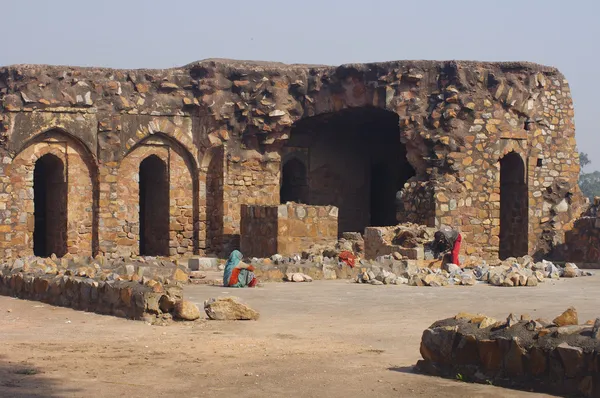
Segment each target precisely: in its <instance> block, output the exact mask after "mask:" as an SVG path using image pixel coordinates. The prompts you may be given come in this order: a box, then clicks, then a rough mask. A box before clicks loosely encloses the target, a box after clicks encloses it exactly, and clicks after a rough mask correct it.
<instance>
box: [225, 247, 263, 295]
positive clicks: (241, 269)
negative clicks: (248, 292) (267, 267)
mask: <svg viewBox="0 0 600 398" xmlns="http://www.w3.org/2000/svg"><path fill="white" fill-rule="evenodd" d="M242 258H243V255H242V253H240V251H239V250H234V251H232V252H231V254H230V255H229V259H228V260H227V263H225V271H224V273H223V286H225V287H254V286H256V284H257V283H258V279H256V277H255V276H254V272H252V271H254V267H253V266H251V265H248V264H246V263H244V262H243V261H242Z"/></svg>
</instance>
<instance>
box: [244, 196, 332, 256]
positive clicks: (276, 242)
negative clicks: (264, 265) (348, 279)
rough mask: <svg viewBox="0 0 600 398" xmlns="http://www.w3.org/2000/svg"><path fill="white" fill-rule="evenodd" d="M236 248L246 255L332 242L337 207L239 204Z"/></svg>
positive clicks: (283, 252)
mask: <svg viewBox="0 0 600 398" xmlns="http://www.w3.org/2000/svg"><path fill="white" fill-rule="evenodd" d="M241 214H242V219H241V227H240V228H241V237H240V239H241V242H240V250H241V251H242V253H243V254H244V255H245V256H249V257H270V256H272V255H274V254H281V255H293V254H298V253H302V251H304V250H306V249H308V248H310V247H311V246H313V245H331V246H332V247H333V246H335V244H336V243H337V239H338V209H337V207H335V206H310V205H303V204H298V203H291V202H289V203H287V204H285V205H278V206H249V205H242V208H241Z"/></svg>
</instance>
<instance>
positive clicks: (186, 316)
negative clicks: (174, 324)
mask: <svg viewBox="0 0 600 398" xmlns="http://www.w3.org/2000/svg"><path fill="white" fill-rule="evenodd" d="M174 315H175V317H176V318H178V319H182V320H184V321H195V320H196V319H198V318H200V310H199V309H198V307H197V306H196V304H194V303H192V302H191V301H187V300H181V301H178V302H177V303H176V304H175V313H174Z"/></svg>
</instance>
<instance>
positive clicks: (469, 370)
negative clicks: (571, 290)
mask: <svg viewBox="0 0 600 398" xmlns="http://www.w3.org/2000/svg"><path fill="white" fill-rule="evenodd" d="M420 351H421V355H422V357H423V359H422V360H420V361H418V362H417V365H416V369H417V370H419V371H421V372H423V373H427V374H431V375H437V376H443V377H451V378H459V379H460V380H462V381H472V382H480V383H489V384H494V385H500V386H506V387H517V388H524V389H527V390H536V391H540V392H549V393H552V394H561V395H568V396H572V395H576V396H581V395H583V396H586V397H597V396H600V367H598V363H600V362H598V361H599V359H600V318H596V319H595V320H590V321H588V322H586V323H585V324H579V319H578V314H577V311H576V310H575V309H574V308H569V309H567V310H566V311H565V312H564V313H562V314H560V315H559V316H557V317H556V318H555V319H554V320H553V321H548V320H545V319H541V318H538V319H532V318H531V317H529V316H527V315H521V316H520V317H517V316H515V315H514V314H510V315H509V316H508V317H507V318H506V320H501V321H498V320H496V319H494V318H491V317H488V316H485V315H483V314H468V313H460V314H458V315H456V316H455V317H453V318H448V319H444V320H440V321H437V322H435V323H434V324H432V325H431V326H430V327H429V328H428V329H426V330H425V331H424V332H423V336H422V340H421V348H420Z"/></svg>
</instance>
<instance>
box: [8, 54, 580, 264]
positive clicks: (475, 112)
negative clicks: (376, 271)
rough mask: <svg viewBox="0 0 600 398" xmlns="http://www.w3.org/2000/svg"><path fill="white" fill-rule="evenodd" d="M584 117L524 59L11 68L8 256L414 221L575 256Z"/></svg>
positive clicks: (219, 250) (182, 251)
mask: <svg viewBox="0 0 600 398" xmlns="http://www.w3.org/2000/svg"><path fill="white" fill-rule="evenodd" d="M573 115H574V110H573V102H572V100H571V95H570V90H569V86H568V82H567V80H566V79H565V78H564V76H563V75H562V74H561V73H560V72H559V71H558V70H556V69H555V68H551V67H546V66H541V65H536V64H532V63H525V62H510V63H483V62H465V61H443V62H439V61H396V62H386V63H371V64H350V65H342V66H339V67H330V66H319V65H284V64H279V63H265V62H246V61H231V60H215V59H213V60H205V61H200V62H195V63H192V64H189V65H187V66H185V67H181V68H173V69H165V70H147V69H139V70H115V69H102V68H79V67H67V66H40V65H14V66H7V67H2V68H0V155H1V159H2V162H1V165H0V257H2V258H4V259H15V258H18V257H26V256H31V255H36V256H40V257H48V256H50V255H51V254H55V255H56V256H58V257H63V256H66V257H69V256H96V255H100V256H103V257H106V258H109V259H117V258H130V257H136V256H146V255H149V256H172V257H189V256H191V255H194V254H201V255H204V254H214V255H217V256H221V257H223V256H226V255H227V254H228V253H229V252H230V251H231V250H232V249H234V248H239V246H240V244H241V245H242V246H244V250H247V251H248V252H249V253H251V252H256V253H260V256H267V255H272V254H275V252H276V251H279V250H283V251H284V252H286V251H288V252H290V253H282V254H290V255H291V254H293V253H291V252H293V251H296V250H299V249H298V248H299V246H300V245H307V246H309V245H310V244H311V243H314V244H320V243H323V242H324V241H331V239H332V238H334V240H335V236H336V235H338V236H342V235H343V234H344V233H351V232H355V233H356V232H358V233H364V232H365V228H366V229H367V230H368V228H369V227H391V226H394V225H396V224H398V223H408V222H410V223H415V224H419V225H422V226H425V227H428V228H435V227H437V226H439V225H441V224H442V223H443V224H447V225H452V226H455V227H457V228H459V229H460V231H461V232H462V234H463V242H464V243H463V246H464V249H463V251H464V255H467V256H471V255H474V256H478V257H480V258H483V259H497V258H501V259H506V258H508V257H511V256H514V257H519V256H524V255H532V256H534V257H536V256H537V257H540V256H544V255H551V254H553V253H554V254H556V255H558V254H561V253H562V254H561V255H562V256H563V257H565V256H567V257H568V255H569V254H570V252H569V247H568V245H567V244H566V242H565V234H566V233H569V232H568V231H571V230H572V229H573V225H574V223H575V221H576V220H577V218H578V216H579V215H580V214H581V213H582V212H583V211H584V210H585V202H584V199H583V198H582V195H581V193H580V191H579V189H578V186H577V180H578V174H579V160H578V153H577V150H576V146H575V128H574V123H573ZM288 202H295V203H296V205H289V204H288V205H286V204H287V203H288ZM281 206H283V207H281ZM294 206H296V207H294ZM303 206H306V208H304V207H303ZM323 206H325V209H326V210H324V209H321V207H323ZM292 207H293V210H294V211H293V214H292V213H291V212H289V211H288V213H287V217H288V218H287V219H286V218H285V216H284V215H283V214H282V213H279V211H280V210H283V208H288V209H291V208H292ZM333 208H335V210H333ZM273 209H274V210H273ZM321 212H326V214H327V215H328V217H332V218H336V219H337V225H335V227H334V224H335V223H334V222H333V221H332V222H325V223H324V224H323V221H324V220H323V219H322V218H321V217H320V213H321ZM267 214H268V215H269V217H271V219H270V221H269V222H268V223H263V225H261V221H260V218H261V217H266V215H267ZM323 214H325V213H323ZM292 216H293V217H292ZM290 217H292V218H290ZM307 220H308V221H307ZM330 224H331V225H330ZM245 231H248V232H247V234H249V235H248V236H243V235H244V233H245ZM577 231H579V230H576V232H575V233H577ZM240 234H241V235H242V236H240ZM369 236H370V234H369V233H368V232H367V234H366V237H367V238H368V237H369ZM364 244H365V246H368V245H369V242H368V239H367V241H365V243H364ZM390 244H392V243H391V242H390ZM280 248H282V249H280ZM408 249H414V250H412V252H414V253H413V254H414V255H415V256H417V255H418V253H417V252H419V249H418V248H415V247H413V248H408ZM409 251H410V250H409ZM367 254H368V253H367ZM408 258H410V256H408ZM567 259H568V258H567Z"/></svg>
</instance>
